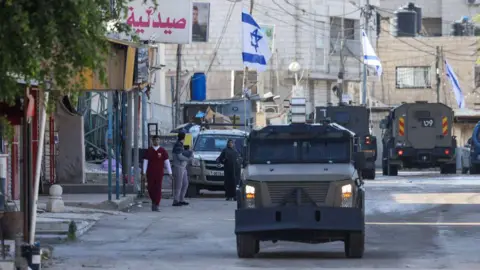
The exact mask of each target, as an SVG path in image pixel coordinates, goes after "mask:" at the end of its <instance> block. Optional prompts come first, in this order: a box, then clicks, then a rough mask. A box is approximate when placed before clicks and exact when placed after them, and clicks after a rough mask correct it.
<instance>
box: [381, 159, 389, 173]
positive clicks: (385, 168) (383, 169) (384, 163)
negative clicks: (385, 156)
mask: <svg viewBox="0 0 480 270" xmlns="http://www.w3.org/2000/svg"><path fill="white" fill-rule="evenodd" d="M382 175H388V166H387V162H386V161H385V160H382Z"/></svg>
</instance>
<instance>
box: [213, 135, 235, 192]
mask: <svg viewBox="0 0 480 270" xmlns="http://www.w3.org/2000/svg"><path fill="white" fill-rule="evenodd" d="M217 162H218V163H221V164H223V171H224V174H225V182H224V186H225V198H226V200H227V201H230V200H236V188H237V184H238V181H239V180H240V171H241V166H240V153H238V152H237V150H236V149H235V146H234V143H233V140H228V143H227V147H225V149H223V151H222V153H221V154H220V156H219V157H218V158H217Z"/></svg>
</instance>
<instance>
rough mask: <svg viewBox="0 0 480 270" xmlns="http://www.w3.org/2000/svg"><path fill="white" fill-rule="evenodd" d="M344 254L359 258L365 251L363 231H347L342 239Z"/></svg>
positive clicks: (348, 256)
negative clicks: (345, 236) (343, 239)
mask: <svg viewBox="0 0 480 270" xmlns="http://www.w3.org/2000/svg"><path fill="white" fill-rule="evenodd" d="M344 244H345V256H346V257H347V258H352V259H359V258H362V257H363V252H364V251H365V233H364V232H361V233H349V234H348V236H347V238H345V241H344Z"/></svg>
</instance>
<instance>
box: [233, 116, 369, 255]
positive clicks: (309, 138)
mask: <svg viewBox="0 0 480 270" xmlns="http://www.w3.org/2000/svg"><path fill="white" fill-rule="evenodd" d="M357 147H358V143H357V138H356V137H355V134H354V133H352V132H351V131H349V130H347V129H345V128H344V127H342V126H340V125H338V124H336V123H328V122H325V123H322V124H305V123H297V124H290V125H271V126H267V127H264V128H262V129H260V130H253V131H251V132H250V134H249V136H248V139H247V160H246V162H247V164H245V170H244V174H243V177H242V178H243V179H242V181H241V184H240V185H239V186H238V188H237V210H236V211H235V234H236V238H237V254H238V257H240V258H251V257H254V256H255V255H256V254H257V253H258V252H259V251H260V246H259V243H260V241H273V242H277V241H292V242H303V243H325V242H332V241H343V242H344V243H345V254H346V256H347V257H350V258H361V257H362V256H363V251H364V237H365V235H364V228H365V213H364V205H365V193H364V188H363V180H362V178H361V174H360V176H359V174H358V171H359V170H362V169H363V168H364V166H365V154H364V153H363V152H354V151H355V150H354V149H356V148H357Z"/></svg>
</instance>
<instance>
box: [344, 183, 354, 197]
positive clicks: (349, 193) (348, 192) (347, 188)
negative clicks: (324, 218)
mask: <svg viewBox="0 0 480 270" xmlns="http://www.w3.org/2000/svg"><path fill="white" fill-rule="evenodd" d="M350 197H352V185H350V184H348V185H344V186H342V198H350Z"/></svg>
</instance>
